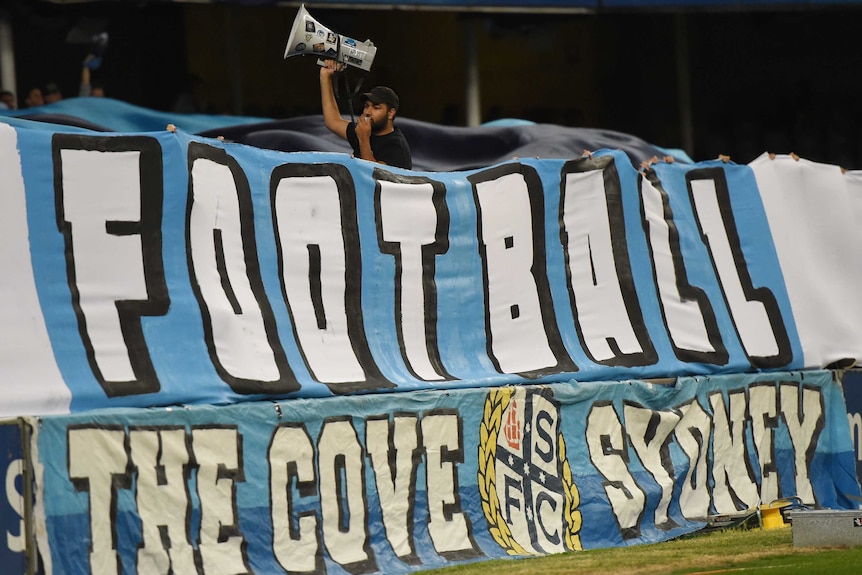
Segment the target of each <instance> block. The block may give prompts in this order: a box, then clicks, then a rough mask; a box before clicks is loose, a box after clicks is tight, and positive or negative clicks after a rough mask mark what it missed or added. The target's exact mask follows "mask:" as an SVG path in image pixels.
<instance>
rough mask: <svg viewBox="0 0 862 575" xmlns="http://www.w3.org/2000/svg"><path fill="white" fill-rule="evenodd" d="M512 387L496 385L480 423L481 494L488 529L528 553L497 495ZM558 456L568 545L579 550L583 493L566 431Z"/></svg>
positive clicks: (511, 548) (511, 550)
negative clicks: (503, 430)
mask: <svg viewBox="0 0 862 575" xmlns="http://www.w3.org/2000/svg"><path fill="white" fill-rule="evenodd" d="M514 393H515V390H514V388H512V387H501V388H496V389H492V390H491V391H490V392H489V393H488V396H487V397H486V398H485V407H484V411H483V414H482V423H481V425H480V427H479V463H478V468H479V469H478V483H479V496H480V498H481V499H482V512H483V513H484V514H485V519H486V520H487V521H488V530H489V531H490V533H491V536H492V537H493V538H494V540H495V541H496V542H497V543H498V544H499V545H500V546H501V547H502V548H503V549H505V550H506V553H508V554H509V555H528V554H530V553H529V552H528V551H527V550H526V549H524V548H523V547H522V546H521V545H520V544H519V543H518V542H517V541H516V540H515V538H514V537H513V536H512V531H511V530H510V529H509V526H508V525H507V524H506V520H505V519H504V518H503V514H502V512H501V511H500V500H499V499H498V498H497V472H496V467H495V465H494V463H495V460H496V456H497V436H498V435H499V433H500V428H501V427H502V423H503V413H504V412H505V411H506V409H507V408H508V407H509V402H510V401H511V399H512V395H514ZM557 444H558V446H559V453H558V457H559V459H560V464H561V467H562V481H563V489H564V490H565V496H566V506H565V512H564V519H565V522H566V525H565V527H566V528H565V538H564V541H565V546H566V548H567V549H569V550H571V551H579V550H581V549H582V547H581V536H580V532H581V524H582V517H581V511H580V510H579V509H578V507H579V506H580V503H581V497H580V494H579V493H578V487H577V485H575V482H574V481H573V479H572V469H571V467H569V459H568V455H567V454H566V441H565V439H564V438H563V434H562V432H561V433H559V437H558V440H557Z"/></svg>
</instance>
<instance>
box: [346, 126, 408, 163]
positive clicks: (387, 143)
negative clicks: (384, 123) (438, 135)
mask: <svg viewBox="0 0 862 575" xmlns="http://www.w3.org/2000/svg"><path fill="white" fill-rule="evenodd" d="M347 141H348V142H350V145H351V146H352V147H353V154H354V155H355V156H356V157H357V158H358V157H360V154H359V138H357V137H356V123H355V122H350V123H349V124H348V125H347ZM371 153H372V154H374V159H375V160H377V161H378V162H383V163H384V164H386V165H387V166H396V167H398V168H406V169H408V170H412V169H413V158H412V156H411V154H410V146H409V145H408V144H407V138H405V137H404V134H402V133H401V130H399V129H398V128H395V129H394V131H392V132H389V133H388V134H386V135H385V136H377V135H374V134H371Z"/></svg>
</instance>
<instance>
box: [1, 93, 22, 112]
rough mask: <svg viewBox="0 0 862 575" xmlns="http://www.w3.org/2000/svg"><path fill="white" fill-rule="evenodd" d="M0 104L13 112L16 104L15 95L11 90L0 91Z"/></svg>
mask: <svg viewBox="0 0 862 575" xmlns="http://www.w3.org/2000/svg"><path fill="white" fill-rule="evenodd" d="M0 102H2V103H3V104H4V105H5V106H6V108H7V109H8V110H15V109H17V108H18V104H17V103H16V102H15V93H14V92H12V91H11V90H2V91H0Z"/></svg>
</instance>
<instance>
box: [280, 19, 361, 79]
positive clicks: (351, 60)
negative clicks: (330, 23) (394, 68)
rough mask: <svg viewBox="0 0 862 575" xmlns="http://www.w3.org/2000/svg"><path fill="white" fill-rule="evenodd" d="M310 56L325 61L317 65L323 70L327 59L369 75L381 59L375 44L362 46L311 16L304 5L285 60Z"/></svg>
mask: <svg viewBox="0 0 862 575" xmlns="http://www.w3.org/2000/svg"><path fill="white" fill-rule="evenodd" d="M308 54H311V55H313V56H319V57H320V58H321V59H320V60H318V61H317V63H318V64H319V65H321V66H323V65H324V59H330V58H331V59H333V60H337V61H338V62H341V63H343V64H346V65H348V66H354V67H356V68H359V69H361V70H365V71H368V70H371V64H372V63H373V62H374V56H376V55H377V48H376V47H375V46H374V43H373V42H371V40H366V41H364V42H360V41H358V40H354V39H353V38H348V37H347V36H342V35H341V34H338V33H337V32H334V31H333V30H330V29H329V28H327V27H326V26H324V25H323V24H321V23H320V22H318V21H317V20H315V19H314V18H313V17H312V16H311V14H309V13H308V10H306V9H305V4H301V5H300V6H299V12H297V13H296V18H295V19H294V20H293V27H292V28H291V30H290V36H289V37H288V39H287V46H285V48H284V58H285V59H287V58H290V57H291V56H305V55H308Z"/></svg>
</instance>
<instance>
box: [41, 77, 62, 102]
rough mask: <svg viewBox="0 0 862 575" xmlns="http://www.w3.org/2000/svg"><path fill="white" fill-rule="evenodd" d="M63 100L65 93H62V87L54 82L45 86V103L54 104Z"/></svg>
mask: <svg viewBox="0 0 862 575" xmlns="http://www.w3.org/2000/svg"><path fill="white" fill-rule="evenodd" d="M62 99H63V93H62V92H60V86H58V85H57V84H55V83H54V82H49V83H48V85H47V86H45V103H46V104H53V103H54V102H59V101H60V100H62Z"/></svg>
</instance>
